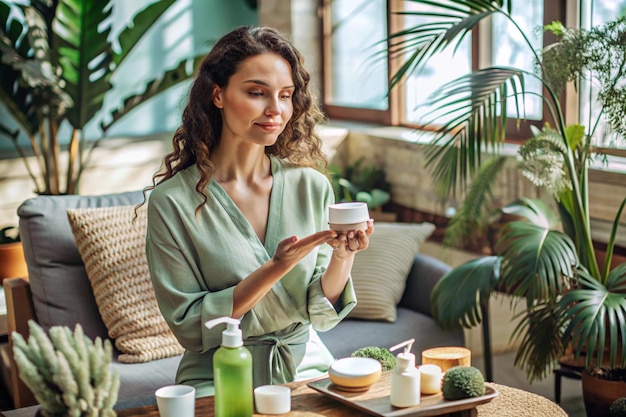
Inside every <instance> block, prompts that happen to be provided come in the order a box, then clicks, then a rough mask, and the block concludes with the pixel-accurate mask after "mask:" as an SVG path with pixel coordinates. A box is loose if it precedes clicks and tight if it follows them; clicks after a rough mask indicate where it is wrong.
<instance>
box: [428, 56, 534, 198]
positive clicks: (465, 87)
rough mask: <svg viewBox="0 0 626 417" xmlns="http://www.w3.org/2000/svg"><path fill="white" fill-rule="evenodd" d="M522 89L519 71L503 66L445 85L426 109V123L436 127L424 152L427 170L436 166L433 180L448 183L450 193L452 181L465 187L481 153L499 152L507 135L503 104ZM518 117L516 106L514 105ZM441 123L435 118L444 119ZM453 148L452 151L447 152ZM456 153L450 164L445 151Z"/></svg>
mask: <svg viewBox="0 0 626 417" xmlns="http://www.w3.org/2000/svg"><path fill="white" fill-rule="evenodd" d="M523 91H524V72H523V71H520V70H517V69H512V68H503V67H493V68H486V69H484V70H478V71H474V72H472V73H470V74H467V75H464V76H462V77H459V78H457V79H456V80H454V81H451V82H449V83H447V84H445V85H444V86H443V87H442V88H441V89H439V90H438V91H437V92H436V93H435V94H434V95H433V96H432V97H430V99H429V101H428V102H427V103H426V106H433V108H432V110H431V111H429V113H428V115H427V116H426V117H427V120H426V124H431V123H432V124H434V125H437V124H439V127H438V128H437V129H436V135H435V138H434V139H433V141H432V142H433V144H434V145H437V146H432V147H429V148H428V154H427V166H431V165H433V164H434V165H435V167H434V170H433V177H434V179H435V180H436V181H437V182H438V183H441V184H448V185H449V186H448V187H449V188H448V191H449V192H450V193H454V192H455V190H456V184H457V181H460V183H461V185H462V186H463V187H464V186H465V184H466V183H467V182H468V180H469V179H470V178H471V177H472V176H473V174H474V173H475V172H476V171H477V170H478V167H479V166H480V164H481V161H482V155H483V152H484V151H486V150H490V151H491V152H492V153H494V154H496V153H498V148H499V145H500V144H502V143H503V142H504V139H505V133H506V120H507V118H506V112H507V108H506V101H507V98H508V97H509V96H513V97H518V96H520V95H521V94H522V92H523ZM517 111H518V114H519V107H518V110H517ZM444 117H445V118H446V119H449V120H448V121H447V122H445V123H443V124H441V123H436V122H437V121H438V120H446V119H442V118H444ZM451 149H453V150H451ZM450 152H456V153H458V156H457V157H456V163H454V164H451V161H450V158H449V153H450Z"/></svg>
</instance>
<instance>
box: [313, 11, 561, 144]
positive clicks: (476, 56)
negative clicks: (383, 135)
mask: <svg viewBox="0 0 626 417" xmlns="http://www.w3.org/2000/svg"><path fill="white" fill-rule="evenodd" d="M568 1H569V2H571V0H544V24H547V23H550V22H552V21H554V20H560V21H562V22H567V24H571V23H570V22H569V21H567V20H566V18H567V15H566V11H567V7H566V6H567V4H568ZM331 2H332V0H323V3H322V28H323V29H322V36H323V42H322V45H323V46H322V48H323V51H322V60H323V64H322V67H323V71H322V79H323V91H322V107H323V109H324V111H325V113H326V114H327V116H328V117H329V118H331V119H337V120H350V121H356V122H367V123H374V124H382V125H391V126H401V127H408V128H414V129H421V130H430V129H433V127H427V126H423V125H417V124H414V123H408V122H407V121H406V114H405V111H404V109H405V107H406V106H405V101H404V100H405V97H404V96H405V95H404V94H403V91H404V90H403V89H402V88H401V87H402V85H399V86H397V87H395V88H394V89H393V90H392V91H391V92H390V94H389V95H388V98H387V105H388V109H387V110H374V109H367V108H358V107H346V106H338V105H333V104H330V103H329V102H328V101H327V100H326V98H327V97H330V96H331V95H332V94H331V91H332V82H333V80H332V76H331V73H332V72H331V69H332V54H331V26H332V25H331V7H330V4H331ZM386 3H387V33H388V34H390V33H394V32H396V31H398V30H399V29H400V28H401V27H402V24H403V19H402V16H401V15H399V14H397V13H395V12H396V11H399V10H401V9H402V4H403V3H404V2H403V1H402V0H387V2H386ZM489 32H490V27H484V26H483V27H479V28H476V29H474V31H473V32H472V42H471V49H472V64H471V66H472V69H473V70H476V69H478V68H479V67H481V66H485V64H488V63H489V62H490V61H491V44H490V43H488V42H489V39H490V35H489ZM543 39H544V45H545V44H546V43H548V42H551V41H552V40H553V35H551V34H544V38H543ZM387 62H388V74H387V77H388V79H389V78H390V77H391V75H392V74H394V73H395V71H396V70H397V68H398V62H397V61H396V60H393V59H390V58H389V57H387ZM563 100H564V99H563ZM546 110H547V108H546V106H545V103H544V111H543V114H544V120H545V115H546V114H547V111H546ZM566 111H567V110H566ZM544 120H540V121H528V120H522V122H521V124H520V125H519V128H518V126H517V121H516V120H508V124H507V140H508V141H511V142H521V141H523V140H524V139H526V138H528V137H529V136H530V125H531V124H534V125H536V126H541V125H543V122H544Z"/></svg>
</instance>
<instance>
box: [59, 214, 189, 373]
mask: <svg viewBox="0 0 626 417" xmlns="http://www.w3.org/2000/svg"><path fill="white" fill-rule="evenodd" d="M137 214H138V216H137V218H136V219H133V218H134V215H135V208H134V206H115V207H102V208H83V209H72V210H68V211H67V216H68V219H69V222H70V226H71V227H72V232H73V233H74V238H75V240H76V246H77V247H78V251H79V253H80V256H81V257H82V259H83V262H84V264H85V269H86V270H87V276H88V277H89V281H90V282H91V287H92V289H93V292H94V296H95V299H96V304H97V305H98V310H99V311H100V315H101V316H102V321H103V322H104V325H105V326H106V327H107V329H108V333H109V337H110V338H111V339H114V341H115V347H116V348H117V349H118V350H119V351H120V352H121V353H120V355H119V356H118V361H120V362H123V363H139V362H147V361H151V360H154V359H161V358H167V357H170V356H175V355H179V354H181V353H182V352H183V350H184V349H183V347H182V346H180V344H179V343H178V341H177V340H176V338H175V337H174V335H173V334H172V332H171V330H170V328H169V327H168V326H167V323H166V322H165V319H164V318H163V316H162V315H161V312H160V310H159V307H158V305H157V301H156V297H155V295H154V288H153V287H152V281H151V280H150V271H149V269H148V262H147V260H146V254H145V247H146V246H145V239H146V225H147V217H146V210H145V209H141V210H139V211H138V213H137Z"/></svg>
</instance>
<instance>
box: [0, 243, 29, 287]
mask: <svg viewBox="0 0 626 417" xmlns="http://www.w3.org/2000/svg"><path fill="white" fill-rule="evenodd" d="M15 277H22V278H26V277H28V269H27V268H26V260H25V259H24V250H23V248H22V242H14V243H4V244H2V245H0V282H2V281H3V280H4V279H5V278H15Z"/></svg>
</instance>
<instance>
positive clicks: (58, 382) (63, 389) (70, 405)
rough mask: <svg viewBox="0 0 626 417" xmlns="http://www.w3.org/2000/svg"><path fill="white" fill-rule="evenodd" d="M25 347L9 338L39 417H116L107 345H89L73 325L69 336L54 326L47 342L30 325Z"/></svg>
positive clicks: (116, 384) (17, 338)
mask: <svg viewBox="0 0 626 417" xmlns="http://www.w3.org/2000/svg"><path fill="white" fill-rule="evenodd" d="M28 326H29V330H30V336H29V337H28V341H26V340H25V339H24V337H22V335H20V334H19V333H16V332H13V333H12V335H11V336H12V338H13V355H14V358H15V362H16V364H17V367H18V374H19V376H20V378H21V379H22V381H24V383H25V384H26V386H27V387H28V388H29V389H30V390H31V391H32V392H33V394H34V395H35V399H36V400H37V402H38V403H39V405H40V412H41V415H43V417H58V416H64V417H65V416H67V417H115V416H116V415H117V414H116V413H115V411H114V410H113V406H114V405H115V402H116V401H117V394H118V391H119V375H118V373H117V371H116V370H114V369H111V367H110V366H109V365H110V363H111V358H112V346H111V342H110V341H109V340H104V341H102V339H100V338H96V339H95V340H94V341H93V342H92V341H91V339H89V338H88V337H87V336H86V335H85V334H84V332H83V329H82V327H81V325H80V324H77V325H76V327H75V328H74V331H73V332H72V331H71V330H70V329H69V328H68V327H65V326H53V327H51V328H50V331H49V336H48V335H47V334H46V332H45V331H44V330H43V329H42V328H41V327H40V326H39V325H38V324H37V323H36V322H35V321H32V320H31V321H29V323H28Z"/></svg>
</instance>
